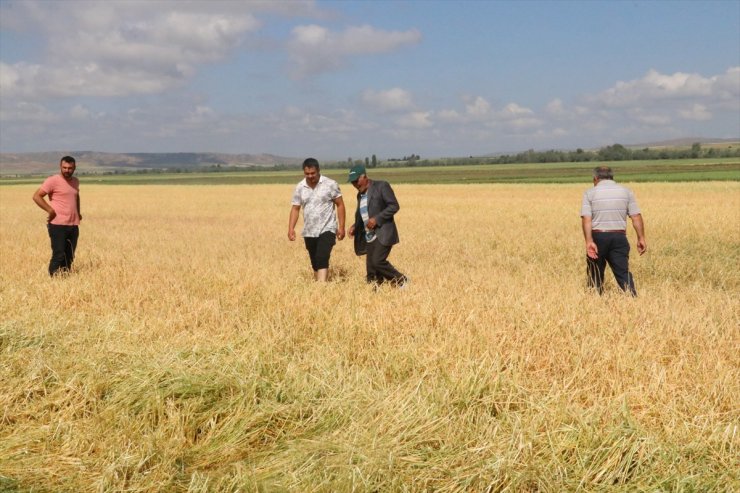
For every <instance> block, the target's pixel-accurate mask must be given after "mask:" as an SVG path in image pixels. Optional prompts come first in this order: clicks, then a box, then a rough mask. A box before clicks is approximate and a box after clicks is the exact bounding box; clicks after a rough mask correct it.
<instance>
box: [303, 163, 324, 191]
mask: <svg viewBox="0 0 740 493" xmlns="http://www.w3.org/2000/svg"><path fill="white" fill-rule="evenodd" d="M303 176H304V177H305V178H306V183H308V185H309V186H311V187H315V186H316V184H317V183H318V182H319V178H320V177H321V169H320V168H319V162H318V161H317V160H316V159H314V158H312V157H310V158H308V159H306V160H305V161H303Z"/></svg>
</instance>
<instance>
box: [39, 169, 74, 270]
mask: <svg viewBox="0 0 740 493" xmlns="http://www.w3.org/2000/svg"><path fill="white" fill-rule="evenodd" d="M76 167H77V163H76V161H75V158H73V157H72V156H64V157H63V158H62V159H61V161H60V162H59V174H58V175H53V176H50V177H49V178H47V179H46V180H44V183H43V184H42V185H41V187H40V188H39V189H38V190H36V193H34V194H33V201H34V202H36V204H37V205H38V206H39V207H41V208H42V209H44V210H45V211H46V213H47V214H48V217H47V221H46V222H47V223H48V224H47V225H46V227H47V229H48V230H49V239H51V261H50V262H49V275H51V276H53V275H54V274H56V273H57V272H68V271H69V269H70V268H71V267H72V261H73V260H74V256H75V250H77V238H79V236H80V228H79V226H80V220H81V219H82V214H81V213H80V181H79V180H78V179H77V178H75V177H73V176H72V175H73V174H74V172H75V168H76ZM47 195H48V196H49V202H47V201H46V200H45V199H44V197H46V196H47Z"/></svg>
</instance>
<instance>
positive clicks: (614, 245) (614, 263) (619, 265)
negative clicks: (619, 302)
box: [586, 233, 637, 296]
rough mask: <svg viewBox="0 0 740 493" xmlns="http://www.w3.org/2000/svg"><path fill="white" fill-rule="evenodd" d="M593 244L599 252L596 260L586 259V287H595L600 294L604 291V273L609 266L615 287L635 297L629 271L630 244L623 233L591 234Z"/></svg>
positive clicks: (635, 291)
mask: <svg viewBox="0 0 740 493" xmlns="http://www.w3.org/2000/svg"><path fill="white" fill-rule="evenodd" d="M593 238H594V243H596V247H597V248H598V250H599V258H597V259H596V260H594V259H592V258H589V257H586V272H587V273H588V285H589V286H591V287H595V288H596V290H597V291H598V292H599V294H601V293H602V292H603V290H604V271H605V270H606V264H607V263H608V264H609V267H610V268H611V270H612V272H613V273H614V278H615V279H616V280H617V285H618V286H619V287H620V288H621V289H622V290H623V291H627V290H629V292H630V293H631V294H632V296H637V290H636V289H635V281H634V279H633V278H632V273H631V272H630V271H629V258H630V244H629V241H627V235H626V234H624V233H593Z"/></svg>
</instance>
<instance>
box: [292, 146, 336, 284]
mask: <svg viewBox="0 0 740 493" xmlns="http://www.w3.org/2000/svg"><path fill="white" fill-rule="evenodd" d="M303 176H304V178H303V180H301V182H300V183H298V185H296V187H295V190H294V191H293V199H292V201H291V208H290V218H289V219H288V239H289V240H290V241H295V238H296V236H295V225H296V223H297V222H298V215H299V213H300V210H301V207H303V233H302V236H303V241H304V243H305V244H306V250H308V256H309V258H310V259H311V267H312V268H313V275H314V279H316V280H317V281H321V282H325V281H327V280H328V279H329V257H330V256H331V250H332V248H333V247H334V244H335V243H336V240H337V239H339V240H340V241H341V240H342V239H344V217H345V212H344V200H343V199H342V192H341V191H340V190H339V185H338V184H337V182H336V181H334V180H332V179H331V178H328V177H326V176H322V175H321V171H320V169H319V162H318V161H317V160H316V159H314V158H311V157H310V158H308V159H306V160H305V161H303ZM334 206H336V214H335V212H334Z"/></svg>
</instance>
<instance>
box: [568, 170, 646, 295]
mask: <svg viewBox="0 0 740 493" xmlns="http://www.w3.org/2000/svg"><path fill="white" fill-rule="evenodd" d="M627 216H629V217H630V219H632V227H634V228H635V232H636V233H637V251H638V252H639V253H640V255H642V254H643V253H645V252H646V251H647V242H646V241H645V226H644V224H643V221H642V214H641V213H640V207H639V206H638V205H637V200H636V199H635V194H634V193H632V190H630V189H629V188H626V187H623V186H621V185H618V184H617V183H616V182H615V181H614V174H613V173H612V169H611V168H609V167H607V166H600V167H598V168H595V169H594V187H593V188H590V189H588V190H586V192H585V193H584V194H583V202H582V204H581V226H582V227H583V236H584V238H585V240H586V269H587V272H588V283H589V286H592V287H595V288H596V290H597V291H598V292H599V294H601V292H602V291H603V285H604V270H605V269H606V264H607V263H609V267H611V270H612V272H613V273H614V277H615V278H616V280H617V284H618V285H619V287H620V288H621V289H622V290H623V291H627V290H629V292H630V293H631V294H632V296H637V290H636V289H635V281H634V279H633V278H632V273H631V272H630V271H629V253H630V244H629V242H628V241H627Z"/></svg>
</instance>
